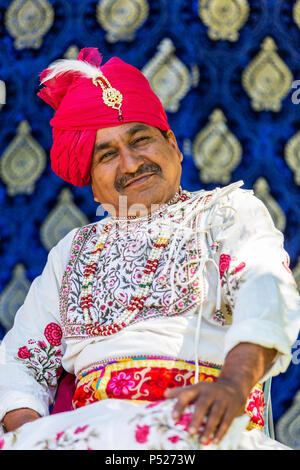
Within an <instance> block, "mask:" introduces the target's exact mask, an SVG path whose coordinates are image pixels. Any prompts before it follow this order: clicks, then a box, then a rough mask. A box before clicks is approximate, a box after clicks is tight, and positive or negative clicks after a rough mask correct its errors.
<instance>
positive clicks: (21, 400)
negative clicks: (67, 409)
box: [0, 391, 49, 421]
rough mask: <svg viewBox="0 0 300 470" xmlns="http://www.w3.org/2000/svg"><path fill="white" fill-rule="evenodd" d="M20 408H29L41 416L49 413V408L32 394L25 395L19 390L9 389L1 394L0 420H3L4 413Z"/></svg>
mask: <svg viewBox="0 0 300 470" xmlns="http://www.w3.org/2000/svg"><path fill="white" fill-rule="evenodd" d="M20 408H30V409H32V410H34V411H36V412H37V413H39V414H40V415H41V416H46V415H48V414H49V408H48V406H47V405H45V403H43V402H41V401H40V400H38V399H36V398H35V397H34V396H33V395H26V394H24V393H21V392H17V391H11V392H7V393H5V394H1V400H0V421H2V420H3V418H4V416H5V415H6V413H8V412H9V411H13V410H17V409H20Z"/></svg>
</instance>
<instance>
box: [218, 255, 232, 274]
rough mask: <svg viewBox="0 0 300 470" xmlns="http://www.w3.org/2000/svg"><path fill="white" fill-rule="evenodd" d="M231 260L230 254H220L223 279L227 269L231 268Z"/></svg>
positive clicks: (220, 269)
mask: <svg viewBox="0 0 300 470" xmlns="http://www.w3.org/2000/svg"><path fill="white" fill-rule="evenodd" d="M230 261H231V256H230V255H225V254H222V255H221V256H220V260H219V271H220V278H221V279H222V277H223V276H224V273H225V271H227V270H228V269H229V266H230Z"/></svg>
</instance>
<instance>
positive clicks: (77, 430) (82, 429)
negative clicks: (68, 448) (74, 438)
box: [74, 425, 89, 434]
mask: <svg viewBox="0 0 300 470" xmlns="http://www.w3.org/2000/svg"><path fill="white" fill-rule="evenodd" d="M88 427H89V426H88V425H86V426H82V427H80V426H78V428H76V429H75V431H74V434H79V433H81V432H84V431H85V430H86V429H87V428H88Z"/></svg>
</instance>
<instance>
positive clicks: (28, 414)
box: [3, 408, 40, 432]
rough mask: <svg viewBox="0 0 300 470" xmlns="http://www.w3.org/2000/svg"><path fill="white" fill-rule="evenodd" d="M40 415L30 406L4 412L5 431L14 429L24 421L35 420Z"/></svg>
mask: <svg viewBox="0 0 300 470" xmlns="http://www.w3.org/2000/svg"><path fill="white" fill-rule="evenodd" d="M38 418H40V415H39V414H38V413H37V412H36V411H34V410H31V409H30V408H19V409H17V410H12V411H9V412H8V413H6V415H5V416H4V419H3V424H4V427H5V430H6V431H7V432H10V431H15V430H16V429H18V428H19V427H21V426H22V425H23V424H25V423H29V422H30V421H35V420H36V419H38Z"/></svg>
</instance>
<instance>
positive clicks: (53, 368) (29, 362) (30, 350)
mask: <svg viewBox="0 0 300 470" xmlns="http://www.w3.org/2000/svg"><path fill="white" fill-rule="evenodd" d="M44 335H45V338H46V340H47V342H48V343H49V345H47V343H46V342H45V341H41V340H34V339H29V340H28V346H21V347H20V348H19V349H18V353H17V354H18V357H17V358H16V359H17V360H19V361H24V362H25V365H26V367H27V368H28V369H30V370H31V371H32V373H33V375H34V377H35V379H36V380H37V382H38V383H40V384H41V385H43V386H46V387H47V386H56V385H57V378H58V377H59V376H60V374H61V372H62V367H61V356H62V352H61V349H58V346H60V345H61V339H62V330H61V328H60V326H59V325H58V324H57V323H49V324H48V325H47V326H46V328H45V330H44Z"/></svg>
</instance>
